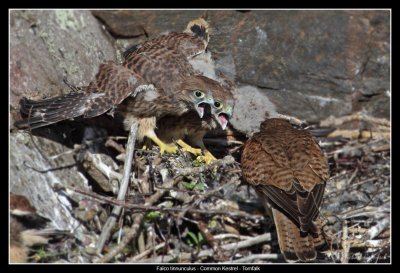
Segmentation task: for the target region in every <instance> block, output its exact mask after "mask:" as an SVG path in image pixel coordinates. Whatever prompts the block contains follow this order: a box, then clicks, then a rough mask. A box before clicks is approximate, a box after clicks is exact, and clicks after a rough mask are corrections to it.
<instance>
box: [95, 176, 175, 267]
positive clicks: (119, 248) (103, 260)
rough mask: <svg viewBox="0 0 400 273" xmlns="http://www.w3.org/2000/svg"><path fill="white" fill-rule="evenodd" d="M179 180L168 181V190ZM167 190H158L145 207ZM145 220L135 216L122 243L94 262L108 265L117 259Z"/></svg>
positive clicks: (142, 216) (138, 215)
mask: <svg viewBox="0 0 400 273" xmlns="http://www.w3.org/2000/svg"><path fill="white" fill-rule="evenodd" d="M178 181H179V180H172V179H168V180H167V181H166V183H165V186H166V187H167V188H172V187H173V186H175V184H176V183H178ZM165 191H166V190H158V191H157V192H156V193H155V194H153V195H152V196H150V197H149V198H148V200H147V202H146V203H145V206H151V205H152V204H154V203H156V202H157V201H158V200H159V199H160V198H161V197H162V196H163V194H164V193H165ZM143 219H144V214H143V213H139V214H137V215H136V216H135V218H134V219H133V226H132V227H131V228H130V229H129V230H127V231H126V234H125V237H124V238H123V239H122V241H121V242H120V243H119V244H118V245H117V246H116V247H114V248H113V249H111V250H110V252H108V253H107V254H106V255H104V256H103V257H102V258H100V259H98V260H95V261H94V262H96V263H106V262H109V261H110V260H111V259H112V258H114V257H115V255H117V254H118V253H120V252H121V251H122V250H123V249H124V247H125V246H126V245H127V244H129V242H130V241H132V240H133V239H134V238H136V236H137V235H138V231H139V228H140V224H141V223H142V221H143Z"/></svg>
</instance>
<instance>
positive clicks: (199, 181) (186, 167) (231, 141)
mask: <svg viewBox="0 0 400 273" xmlns="http://www.w3.org/2000/svg"><path fill="white" fill-rule="evenodd" d="M336 126H337V125H336ZM314 129H315V128H314ZM365 136H367V137H365ZM318 140H319V141H320V145H321V147H322V148H323V150H324V151H325V152H326V155H327V157H328V161H329V165H330V171H331V178H330V180H329V181H328V183H327V187H326V191H325V195H324V199H323V204H322V208H321V215H322V216H323V219H324V220H325V222H326V225H325V229H326V230H328V232H329V234H331V236H332V237H333V239H334V240H335V241H336V242H337V243H338V244H339V247H337V248H332V249H330V250H328V251H324V252H323V253H321V254H320V255H319V256H318V260H317V262H325V263H382V262H385V263H386V262H390V243H391V241H390V240H391V237H390V146H389V143H390V140H389V139H388V137H387V136H384V137H382V136H376V135H373V134H372V133H371V134H370V135H369V137H368V134H364V133H361V134H359V135H358V138H356V139H354V138H353V137H352V136H350V137H346V136H342V135H340V134H338V133H337V131H336V135H335V134H331V135H330V136H324V137H319V138H318ZM243 141H244V140H243V139H235V138H228V141H227V140H226V138H225V139H224V140H219V139H218V137H217V138H210V139H209V141H208V143H209V144H210V149H211V150H213V145H215V146H214V148H215V147H219V149H220V150H221V151H222V150H223V151H225V154H228V155H226V156H224V157H221V159H219V160H217V161H215V162H213V163H212V164H210V165H205V164H204V163H203V162H201V161H199V160H196V158H195V157H194V156H192V155H190V154H187V153H185V152H183V151H179V153H178V154H175V155H160V154H159V152H158V148H157V147H154V148H152V149H150V150H140V149H136V150H135V152H134V156H133V164H132V166H133V168H132V174H131V176H130V183H129V185H128V188H127V192H126V194H125V198H124V200H120V201H117V200H116V196H117V194H118V191H119V187H120V185H119V182H118V181H121V179H122V173H123V168H124V167H123V165H124V161H125V157H126V151H125V148H124V145H125V143H126V139H115V138H110V139H109V140H108V141H107V142H106V148H107V149H109V155H104V154H101V155H99V154H93V153H91V152H89V150H87V149H84V148H83V147H77V148H78V149H77V150H79V151H78V152H77V156H78V157H79V160H80V162H81V165H82V172H83V173H84V174H85V175H86V176H87V177H88V178H89V180H90V181H91V184H92V185H91V189H92V191H82V190H78V189H73V188H70V189H65V188H61V189H58V190H64V191H66V192H68V193H69V194H70V195H78V196H79V198H80V201H79V202H78V203H77V204H76V209H75V217H76V218H77V219H79V220H80V221H81V223H82V225H85V227H86V228H87V230H88V234H87V236H88V237H90V238H91V239H92V240H88V242H77V241H75V242H73V243H71V242H69V245H68V246H69V247H70V248H71V249H69V252H68V253H69V254H68V255H66V256H65V257H63V258H62V259H61V260H60V257H57V256H55V257H47V258H46V259H45V260H42V261H45V262H59V261H65V262H121V263H126V262H129V263H171V262H178V263H200V262H201V263H204V262H207V263H255V262H262V263H277V262H285V261H284V259H283V257H282V255H281V254H280V251H279V246H278V243H277V238H276V232H275V227H274V225H273V223H272V222H271V219H270V218H269V217H268V215H267V214H266V213H265V211H264V209H263V207H262V206H261V204H260V202H259V200H258V199H257V196H256V194H255V193H254V191H253V190H252V189H251V188H249V187H248V186H247V184H246V183H244V182H243V181H242V176H241V169H240V164H239V163H238V159H239V158H240V157H239V156H240V152H241V149H240V147H241V145H242V144H241V143H243ZM206 142H207V141H206ZM221 143H223V145H222V144H221ZM221 147H223V148H221ZM217 153H218V151H217ZM229 153H231V154H232V155H229ZM110 155H111V156H110ZM107 168H109V169H107ZM105 169H107V170H105ZM117 205H119V206H120V207H121V208H122V210H121V213H120V214H119V215H116V216H113V214H112V211H113V209H115V206H117ZM110 218H114V222H112V223H113V224H112V226H111V227H108V230H106V229H107V227H106V226H107V221H110ZM99 239H101V240H102V241H103V242H104V243H103V245H102V246H99V244H98V243H97V245H95V244H94V243H93V242H98V241H99ZM70 240H74V239H70ZM99 253H101V254H99Z"/></svg>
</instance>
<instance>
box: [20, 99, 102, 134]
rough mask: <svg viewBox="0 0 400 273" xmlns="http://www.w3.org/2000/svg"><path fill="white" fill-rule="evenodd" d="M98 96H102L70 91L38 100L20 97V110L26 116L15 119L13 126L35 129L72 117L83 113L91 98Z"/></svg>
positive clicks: (91, 100)
mask: <svg viewBox="0 0 400 273" xmlns="http://www.w3.org/2000/svg"><path fill="white" fill-rule="evenodd" d="M100 96H102V94H101V93H97V94H96V93H84V92H72V93H69V94H66V95H63V96H58V97H54V98H49V99H44V100H40V101H34V100H29V99H27V98H22V99H21V101H20V105H21V110H20V111H21V112H22V113H23V114H25V115H27V117H26V118H25V119H23V120H20V121H17V122H16V123H15V126H16V127H18V128H20V129H26V128H30V129H35V128H39V127H42V126H46V125H49V124H53V123H56V122H59V121H62V120H67V119H73V118H75V117H78V116H81V115H83V114H84V113H85V112H86V111H87V110H88V108H89V107H90V105H91V103H92V102H93V100H95V99H96V98H97V97H100Z"/></svg>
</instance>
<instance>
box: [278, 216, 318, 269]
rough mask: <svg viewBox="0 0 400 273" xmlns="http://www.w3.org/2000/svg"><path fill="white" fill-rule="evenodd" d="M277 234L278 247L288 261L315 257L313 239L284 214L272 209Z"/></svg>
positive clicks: (306, 259) (308, 259)
mask: <svg viewBox="0 0 400 273" xmlns="http://www.w3.org/2000/svg"><path fill="white" fill-rule="evenodd" d="M272 213H273V215H274V222H275V225H276V231H277V234H278V241H279V247H280V249H281V252H282V254H283V256H284V257H285V260H286V261H288V262H297V261H302V262H307V261H313V260H315V258H316V257H317V252H316V251H315V246H314V239H313V237H312V236H311V235H310V234H302V233H301V232H300V229H299V227H298V226H296V225H295V224H294V223H293V222H292V221H291V220H290V219H289V218H288V217H287V216H286V215H284V214H283V213H282V212H280V211H279V210H277V209H272Z"/></svg>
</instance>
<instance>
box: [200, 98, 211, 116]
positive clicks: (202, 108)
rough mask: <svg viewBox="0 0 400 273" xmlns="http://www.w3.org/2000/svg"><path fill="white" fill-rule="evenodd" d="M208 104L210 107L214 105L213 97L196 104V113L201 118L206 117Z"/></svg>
mask: <svg viewBox="0 0 400 273" xmlns="http://www.w3.org/2000/svg"><path fill="white" fill-rule="evenodd" d="M207 104H209V105H210V106H211V105H213V104H214V99H213V98H212V97H209V98H207V99H205V100H204V101H202V102H199V103H197V104H196V111H197V114H199V117H200V118H203V117H204V110H205V107H206V105H207Z"/></svg>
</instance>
